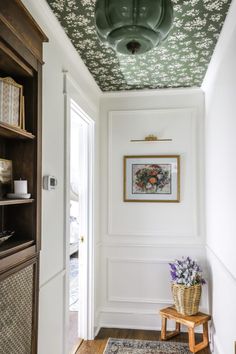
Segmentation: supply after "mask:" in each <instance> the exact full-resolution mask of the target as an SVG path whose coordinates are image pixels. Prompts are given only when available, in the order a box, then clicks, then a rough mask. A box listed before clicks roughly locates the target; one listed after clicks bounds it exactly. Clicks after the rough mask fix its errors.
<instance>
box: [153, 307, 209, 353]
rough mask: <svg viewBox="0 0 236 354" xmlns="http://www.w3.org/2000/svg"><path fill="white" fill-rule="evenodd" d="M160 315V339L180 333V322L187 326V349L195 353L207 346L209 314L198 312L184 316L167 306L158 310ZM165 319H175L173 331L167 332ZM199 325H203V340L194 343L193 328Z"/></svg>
mask: <svg viewBox="0 0 236 354" xmlns="http://www.w3.org/2000/svg"><path fill="white" fill-rule="evenodd" d="M160 315H161V318H162V327H161V340H167V339H169V338H172V337H174V336H177V335H178V334H179V333H180V324H183V325H185V326H187V327H188V337H189V349H190V351H191V352H192V353H197V352H198V351H199V350H201V349H203V348H206V347H207V346H208V343H209V338H208V321H209V320H210V319H211V316H210V315H207V314H205V313H202V312H198V313H197V314H196V315H194V316H184V315H181V314H180V313H178V312H177V311H176V309H175V308H174V307H167V308H165V309H162V310H160ZM167 319H169V320H174V321H175V323H176V328H175V331H172V332H169V333H167V330H166V325H167ZM200 325H203V340H202V342H201V343H198V344H195V333H194V329H195V327H197V326H200Z"/></svg>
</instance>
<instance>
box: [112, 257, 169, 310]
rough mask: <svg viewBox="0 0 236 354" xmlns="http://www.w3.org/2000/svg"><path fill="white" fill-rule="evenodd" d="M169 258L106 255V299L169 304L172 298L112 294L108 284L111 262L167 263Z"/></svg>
mask: <svg viewBox="0 0 236 354" xmlns="http://www.w3.org/2000/svg"><path fill="white" fill-rule="evenodd" d="M171 261H172V260H171V259H161V258H155V259H140V258H139V259H137V258H121V257H108V258H107V262H106V275H107V279H106V281H107V301H108V302H121V303H122V302H125V303H142V304H156V305H157V304H166V305H170V304H172V303H173V301H172V299H162V298H147V297H132V296H131V297H126V296H124V297H123V296H122V297H121V296H112V295H111V289H110V287H109V285H110V281H109V278H110V272H111V264H112V263H113V264H114V263H121V264H124V263H126V264H127V263H129V264H135V263H136V264H152V265H157V264H169V263H170V262H171Z"/></svg>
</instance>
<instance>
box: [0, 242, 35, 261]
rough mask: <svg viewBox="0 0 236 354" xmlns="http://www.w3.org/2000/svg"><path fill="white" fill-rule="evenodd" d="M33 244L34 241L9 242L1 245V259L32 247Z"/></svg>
mask: <svg viewBox="0 0 236 354" xmlns="http://www.w3.org/2000/svg"><path fill="white" fill-rule="evenodd" d="M33 243H34V241H32V240H18V241H12V240H11V239H10V240H7V241H6V242H4V243H3V245H1V252H0V259H1V258H4V257H6V256H9V255H11V254H13V253H16V252H19V251H21V250H23V249H25V248H27V247H29V246H32V245H33Z"/></svg>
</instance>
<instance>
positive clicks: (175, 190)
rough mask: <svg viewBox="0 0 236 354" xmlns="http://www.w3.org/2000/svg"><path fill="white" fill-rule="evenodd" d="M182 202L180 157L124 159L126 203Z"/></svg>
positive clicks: (125, 157)
mask: <svg viewBox="0 0 236 354" xmlns="http://www.w3.org/2000/svg"><path fill="white" fill-rule="evenodd" d="M179 201H180V156H179V155H163V156H124V202H172V203H177V202H179Z"/></svg>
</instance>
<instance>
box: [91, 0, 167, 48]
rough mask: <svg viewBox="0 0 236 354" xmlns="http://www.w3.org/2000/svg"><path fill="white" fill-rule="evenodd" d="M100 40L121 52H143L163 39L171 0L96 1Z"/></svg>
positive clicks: (96, 17)
mask: <svg viewBox="0 0 236 354" xmlns="http://www.w3.org/2000/svg"><path fill="white" fill-rule="evenodd" d="M95 23H96V30H97V34H98V37H99V38H100V40H101V41H102V42H103V43H105V44H107V45H108V46H110V47H111V48H113V49H114V50H115V51H117V52H119V53H122V54H143V53H145V52H147V51H149V50H151V49H153V48H154V47H156V46H158V44H159V43H160V42H161V41H163V40H164V39H165V38H166V37H167V36H168V33H169V32H170V29H171V27H172V24H173V6H172V3H171V0H97V1H96V6H95Z"/></svg>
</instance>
